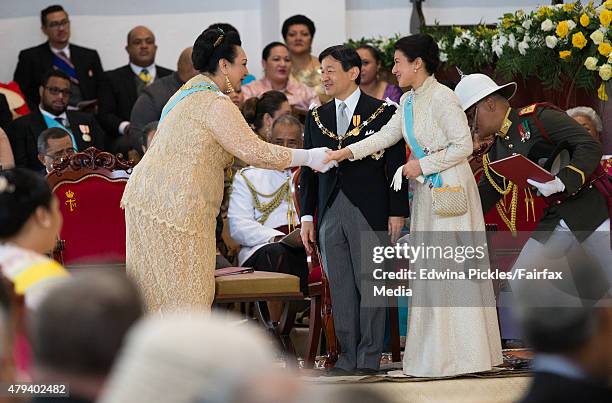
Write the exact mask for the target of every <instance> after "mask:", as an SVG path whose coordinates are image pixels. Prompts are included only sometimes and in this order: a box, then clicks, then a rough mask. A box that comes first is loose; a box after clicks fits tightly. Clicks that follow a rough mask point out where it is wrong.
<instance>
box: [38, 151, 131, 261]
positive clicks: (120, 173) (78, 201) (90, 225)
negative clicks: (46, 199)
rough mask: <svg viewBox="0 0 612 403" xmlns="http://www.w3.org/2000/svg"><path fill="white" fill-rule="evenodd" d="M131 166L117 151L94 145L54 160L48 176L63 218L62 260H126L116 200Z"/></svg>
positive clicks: (61, 236) (121, 218) (121, 191)
mask: <svg viewBox="0 0 612 403" xmlns="http://www.w3.org/2000/svg"><path fill="white" fill-rule="evenodd" d="M132 167H133V163H132V162H128V161H125V160H123V158H122V157H121V156H114V155H112V154H110V153H107V152H103V151H99V150H97V149H95V148H93V147H90V148H88V149H87V150H85V151H83V152H79V153H76V154H74V155H72V156H70V157H69V158H66V159H62V160H61V161H59V162H57V163H56V164H54V165H53V171H52V172H51V173H49V174H48V175H47V181H48V182H49V185H50V186H51V189H52V191H53V193H54V194H55V195H56V196H57V198H58V200H59V204H60V211H61V213H62V216H63V219H64V225H63V227H62V229H61V232H60V241H59V243H58V245H60V246H61V247H62V248H63V250H62V251H61V257H62V258H63V262H64V264H66V265H75V264H88V263H96V264H97V263H120V264H123V263H125V216H124V213H123V210H122V209H121V207H120V205H119V203H120V201H121V197H122V195H123V190H124V189H125V185H126V183H127V181H128V179H129V177H130V172H131V169H132ZM56 252H57V251H56ZM56 258H57V254H56Z"/></svg>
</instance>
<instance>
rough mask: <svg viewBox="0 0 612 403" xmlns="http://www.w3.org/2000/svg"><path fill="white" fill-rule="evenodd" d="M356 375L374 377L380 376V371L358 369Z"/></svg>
mask: <svg viewBox="0 0 612 403" xmlns="http://www.w3.org/2000/svg"><path fill="white" fill-rule="evenodd" d="M354 373H355V375H360V376H374V375H378V374H380V370H378V369H374V368H357V369H356V370H355V372H354Z"/></svg>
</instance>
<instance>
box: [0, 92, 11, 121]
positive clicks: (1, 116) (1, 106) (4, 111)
mask: <svg viewBox="0 0 612 403" xmlns="http://www.w3.org/2000/svg"><path fill="white" fill-rule="evenodd" d="M12 120H13V114H12V113H11V108H10V107H9V104H8V102H7V100H6V97H5V96H4V94H0V127H1V128H3V129H6V128H7V127H8V125H9V124H10V123H11V121H12Z"/></svg>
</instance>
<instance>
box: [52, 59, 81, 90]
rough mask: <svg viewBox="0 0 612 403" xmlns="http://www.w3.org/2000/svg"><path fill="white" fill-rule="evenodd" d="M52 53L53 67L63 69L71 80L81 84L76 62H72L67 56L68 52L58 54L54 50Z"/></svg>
mask: <svg viewBox="0 0 612 403" xmlns="http://www.w3.org/2000/svg"><path fill="white" fill-rule="evenodd" d="M52 53H53V68H55V69H57V70H61V71H63V72H64V73H66V74H68V77H70V81H72V82H73V83H74V84H76V85H79V79H78V78H77V75H76V69H75V68H74V64H72V62H71V61H70V59H68V57H66V54H65V53H64V52H60V54H57V53H55V52H52Z"/></svg>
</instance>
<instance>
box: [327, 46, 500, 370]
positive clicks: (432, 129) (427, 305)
mask: <svg viewBox="0 0 612 403" xmlns="http://www.w3.org/2000/svg"><path fill="white" fill-rule="evenodd" d="M394 62H395V64H394V66H393V74H395V76H396V77H397V80H398V83H399V85H400V87H403V88H407V87H410V88H412V89H413V90H411V91H409V92H408V93H406V94H404V95H403V96H402V99H401V100H400V107H399V108H398V109H397V112H396V113H395V115H394V116H393V118H391V120H390V121H389V122H388V123H387V125H385V126H384V127H383V128H382V129H381V130H380V131H379V132H378V133H375V134H373V135H371V136H370V137H369V138H368V139H366V140H363V141H360V142H358V143H354V144H352V145H349V146H347V148H344V149H342V150H338V151H333V152H330V153H329V154H328V155H329V159H334V160H338V161H341V160H344V159H347V158H348V159H350V160H358V159H361V158H364V157H366V156H368V155H371V154H372V153H374V152H376V151H378V150H382V149H385V148H387V147H390V146H391V145H393V144H395V143H397V142H398V141H400V140H401V139H402V137H404V138H405V139H406V141H407V142H408V144H409V145H410V147H411V150H412V153H411V157H410V160H409V161H408V162H407V163H406V165H404V167H403V169H402V174H403V175H404V176H406V177H408V178H410V179H416V178H419V179H421V178H423V177H424V178H425V181H424V183H420V182H416V181H415V184H414V185H415V191H414V201H413V205H412V214H411V223H410V232H411V235H415V234H416V236H417V237H418V236H421V237H423V236H427V235H419V234H427V232H429V231H435V232H438V234H439V235H436V236H435V237H434V238H431V239H430V241H437V242H439V243H438V244H441V240H442V239H443V237H445V238H444V239H446V238H448V237H449V234H450V238H455V239H454V242H457V241H459V243H461V242H462V240H463V241H464V240H465V239H466V238H467V239H470V238H472V239H475V238H477V236H474V234H478V233H479V234H482V235H484V231H485V225H484V218H483V214H482V209H481V204H480V196H479V194H478V188H477V185H476V182H475V180H474V176H473V175H472V171H471V169H470V166H469V164H468V161H467V158H468V156H469V155H470V154H471V153H472V140H471V135H470V129H469V127H468V123H467V119H466V116H465V113H464V112H463V110H462V108H461V105H460V103H459V100H458V99H457V97H456V96H455V94H454V93H453V91H452V90H450V89H449V88H447V87H446V86H444V85H442V84H440V83H438V81H437V80H436V79H435V77H434V76H433V73H434V72H435V71H436V69H437V67H438V65H439V63H440V59H439V51H438V47H437V45H436V43H435V41H434V40H433V38H432V37H431V36H429V35H422V34H418V35H412V36H408V37H404V38H402V39H400V40H398V41H397V42H396V44H395V55H394ZM407 102H412V106H411V109H408V107H409V106H410V104H408V105H407ZM406 111H408V113H409V112H410V111H412V119H409V120H408V127H409V128H408V129H407V125H406V116H407V115H406ZM405 115H406V116H405ZM412 120H413V124H412V125H410V122H411V121H412ZM410 128H412V129H410ZM410 132H411V133H410ZM411 137H412V138H411ZM419 148H420V149H421V150H419ZM419 154H421V155H422V157H421V158H416V157H415V155H419ZM438 174H439V175H438ZM439 180H441V181H442V183H443V184H444V185H447V184H448V185H452V186H456V185H461V186H462V187H463V189H464V192H465V195H466V198H467V212H466V213H464V214H462V215H458V216H452V217H446V216H440V215H437V214H435V213H434V211H433V209H432V189H431V186H430V185H434V186H439V185H437V184H436V183H437V182H438V181H439ZM403 191H407V190H403ZM453 234H454V235H453ZM456 238H462V240H458V239H456ZM419 243H420V242H419ZM429 244H430V243H429ZM441 260H442V259H436V260H435V265H436V266H435V267H433V266H434V265H432V264H431V262H433V261H432V260H417V261H416V262H415V264H414V266H413V267H411V268H416V269H417V270H419V269H421V268H425V269H426V270H433V269H436V270H444V269H446V268H450V270H454V271H466V267H465V264H466V263H465V262H464V263H460V264H457V263H455V262H451V263H452V264H449V263H446V265H445V263H444V262H442V261H441ZM483 263H484V266H485V269H488V266H489V263H488V261H486V262H479V268H480V269H482V268H483ZM451 266H452V267H451ZM417 273H418V271H417ZM410 287H411V288H412V291H413V296H412V300H411V308H410V314H409V319H408V333H407V337H406V349H405V352H404V360H403V364H404V365H403V367H404V368H403V369H404V373H405V374H407V375H411V376H422V377H440V376H453V375H458V374H463V373H473V372H481V371H487V370H490V369H491V368H492V367H493V366H495V365H498V364H500V363H501V362H502V353H501V342H500V336H499V328H498V323H497V314H496V310H495V297H494V294H493V287H492V284H491V282H490V281H471V280H454V281H453V280H440V281H429V280H422V279H417V280H412V281H411V282H410Z"/></svg>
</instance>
